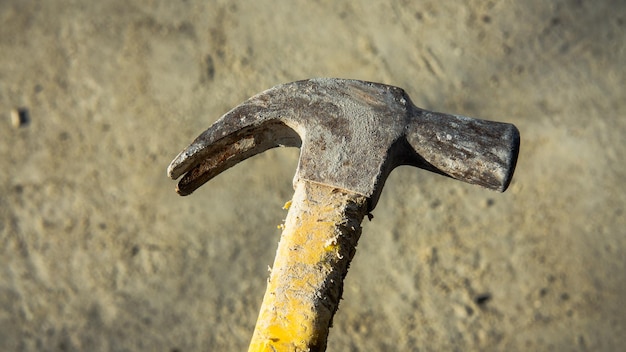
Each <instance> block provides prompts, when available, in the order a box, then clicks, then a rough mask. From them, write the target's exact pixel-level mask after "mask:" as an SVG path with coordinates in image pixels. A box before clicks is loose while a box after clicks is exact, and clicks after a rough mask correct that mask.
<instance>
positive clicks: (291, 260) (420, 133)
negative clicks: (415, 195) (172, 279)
mask: <svg viewBox="0 0 626 352" xmlns="http://www.w3.org/2000/svg"><path fill="white" fill-rule="evenodd" d="M519 143H520V137H519V132H518V130H517V128H515V126H513V125H511V124H507V123H500V122H492V121H485V120H478V119H472V118H468V117H463V116H456V115H449V114H442V113H436V112H430V111H426V110H423V109H420V108H418V107H416V106H415V105H413V103H412V102H411V100H410V98H409V97H408V95H407V94H406V93H405V92H404V90H402V89H400V88H397V87H392V86H388V85H383V84H379V83H371V82H364V81H356V80H344V79H328V78H323V79H311V80H305V81H298V82H292V83H287V84H283V85H279V86H276V87H274V88H271V89H269V90H266V91H264V92H262V93H260V94H258V95H256V96H254V97H252V98H250V99H248V100H247V101H246V102H244V103H243V104H241V105H239V106H237V107H235V108H234V109H232V110H231V111H229V112H227V113H226V114H225V115H224V116H222V118H220V119H219V120H218V121H217V122H216V123H215V124H213V125H212V126H211V127H210V128H209V129H208V130H206V131H205V132H203V133H202V134H201V135H200V136H199V137H198V138H196V140H195V141H194V142H193V143H192V144H191V145H190V146H189V147H187V148H186V149H185V150H183V151H182V152H181V153H180V154H179V155H178V156H177V157H176V158H175V159H174V161H172V163H171V164H170V166H169V168H168V175H169V176H170V177H171V178H173V179H176V178H178V177H180V176H183V177H182V179H181V180H180V181H179V183H178V188H177V191H178V193H179V194H181V195H187V194H190V193H192V192H193V191H194V190H196V189H197V188H198V187H200V186H202V185H203V184H204V183H205V182H207V181H209V180H210V179H211V178H213V177H215V176H216V175H218V174H219V173H221V172H222V171H224V170H226V169H228V168H230V167H231V166H233V165H235V164H237V163H238V162H240V161H242V160H245V159H247V158H249V157H251V156H253V155H256V154H258V153H261V152H263V151H265V150H267V149H270V148H274V147H278V146H289V147H300V148H301V151H300V159H299V164H298V169H297V171H296V174H295V177H294V181H293V183H294V189H295V195H294V199H293V205H292V206H291V208H290V209H289V214H288V216H287V220H286V222H285V228H284V230H283V234H282V236H281V241H280V243H279V248H278V252H277V256H276V259H275V263H274V266H273V270H272V273H271V276H270V280H269V283H268V289H267V291H266V294H265V298H264V300H263V304H262V307H261V313H260V316H259V320H258V321H257V326H256V328H255V333H254V335H253V339H252V342H251V345H250V351H257V350H265V349H267V350H271V349H276V350H319V351H323V350H324V349H325V347H326V338H327V335H328V329H329V326H330V324H331V322H332V317H333V315H334V314H335V311H336V310H337V305H338V302H339V298H340V297H341V291H342V287H343V278H344V277H345V275H346V273H347V268H348V264H349V262H350V260H351V259H352V257H353V255H354V252H355V249H356V241H357V240H358V238H359V236H360V233H361V227H360V224H361V221H362V219H363V217H364V216H365V215H366V214H369V212H370V211H371V210H373V209H374V207H375V206H376V203H377V201H378V198H379V196H380V193H381V191H382V187H383V185H384V183H385V180H386V179H387V176H388V175H389V173H390V172H391V171H392V170H393V169H394V168H396V167H397V166H399V165H412V166H416V167H419V168H422V169H426V170H429V171H433V172H435V173H438V174H441V175H445V176H448V177H452V178H454V179H457V180H461V181H465V182H468V183H472V184H477V185H480V186H483V187H486V188H489V189H494V190H498V191H504V190H505V189H506V188H507V187H508V185H509V183H510V181H511V178H512V176H513V171H514V170H515V164H516V161H517V155H518V152H519Z"/></svg>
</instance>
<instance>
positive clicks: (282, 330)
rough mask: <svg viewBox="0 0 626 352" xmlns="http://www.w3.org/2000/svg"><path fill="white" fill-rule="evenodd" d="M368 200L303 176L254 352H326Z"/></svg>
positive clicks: (270, 283) (254, 340)
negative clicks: (310, 180)
mask: <svg viewBox="0 0 626 352" xmlns="http://www.w3.org/2000/svg"><path fill="white" fill-rule="evenodd" d="M366 212H367V199H366V198H365V197H363V196H361V195H358V194H355V193H351V192H346V191H343V190H340V189H337V188H334V187H329V186H326V185H322V184H318V183H313V182H308V181H301V182H299V183H298V184H297V185H296V190H295V194H294V197H293V201H292V203H291V207H290V208H289V213H288V215H287V219H286V220H285V228H284V230H283V232H282V235H281V239H280V242H279V245H278V250H277V253H276V259H275V261H274V265H273V267H272V271H271V275H270V278H269V280H268V286H267V290H266V292H265V297H264V298H263V304H262V306H261V311H260V313H259V318H258V320H257V324H256V328H255V331H254V335H253V337H252V341H251V343H250V348H249V350H248V351H254V352H257V351H324V350H325V349H326V340H327V337H328V332H329V328H330V325H331V322H332V318H333V316H334V314H335V312H336V311H337V307H338V305H339V300H340V299H341V294H342V291H343V279H344V278H345V276H346V274H347V271H348V265H349V263H350V260H351V259H352V257H353V256H354V253H355V251H356V244H357V241H358V239H359V237H360V235H361V221H362V220H363V217H364V216H365V214H366Z"/></svg>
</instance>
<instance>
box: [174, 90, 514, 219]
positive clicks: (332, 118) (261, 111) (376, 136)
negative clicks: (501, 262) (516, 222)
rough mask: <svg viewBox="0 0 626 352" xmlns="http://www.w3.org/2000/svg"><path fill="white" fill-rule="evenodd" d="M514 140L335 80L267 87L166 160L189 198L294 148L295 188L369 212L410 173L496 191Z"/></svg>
mask: <svg viewBox="0 0 626 352" xmlns="http://www.w3.org/2000/svg"><path fill="white" fill-rule="evenodd" d="M519 143H520V137H519V132H518V130H517V128H515V126H513V125H511V124H507V123H500V122H492V121H485V120H478V119H472V118H468V117H463V116H456V115H448V114H441V113H435V112H430V111H426V110H423V109H420V108H418V107H416V106H415V105H413V103H412V102H411V100H410V99H409V97H408V95H407V94H406V93H405V92H404V90H402V89H401V88H397V87H393V86H388V85H384V84H379V83H371V82H364V81H357V80H344V79H330V78H322V79H311V80H305V81H297V82H292V83H287V84H283V85H279V86H276V87H274V88H271V89H269V90H266V91H265V92H262V93H260V94H257V95H255V96H254V97H252V98H250V99H248V100H247V101H245V102H244V103H243V104H241V105H239V106H237V107H235V108H234V109H232V110H231V111H229V112H227V113H226V114H225V115H224V116H222V117H221V118H220V119H219V120H218V121H217V122H215V124H213V125H212V126H211V127H210V128H209V129H208V130H206V131H204V132H203V133H202V134H201V135H200V136H199V137H198V138H196V140H195V141H194V142H193V143H192V144H191V145H190V146H189V147H187V149H185V150H183V151H182V152H181V153H180V154H179V155H178V156H177V157H176V158H175V159H174V161H172V163H171V164H170V166H169V168H168V175H169V176H170V177H171V178H173V179H176V178H178V177H180V176H181V175H183V174H185V176H184V177H183V178H182V179H181V180H180V182H179V183H178V188H177V192H178V193H179V194H181V195H188V194H190V193H192V192H193V191H194V190H196V189H197V188H198V187H200V186H202V185H203V184H204V183H205V182H207V181H208V180H210V179H211V178H213V177H215V176H216V175H218V174H219V173H221V172H222V171H224V170H226V169H228V168H230V167H231V166H233V165H235V164H237V163H238V162H240V161H242V160H245V159H247V158H249V157H251V156H253V155H255V154H258V153H261V152H263V151H265V150H267V149H270V148H274V147H278V146H289V147H300V148H301V151H300V160H299V163H298V169H297V171H296V175H295V177H294V185H295V183H297V182H299V181H300V180H308V181H312V182H317V183H322V184H326V185H329V186H332V187H336V188H340V189H344V190H347V191H351V192H355V193H358V194H361V195H364V196H366V197H367V198H368V199H369V200H370V210H371V209H373V208H374V207H375V205H376V202H377V201H378V198H379V196H380V193H381V190H382V187H383V185H384V183H385V180H386V179H387V176H388V175H389V173H390V172H391V171H392V170H393V169H394V168H395V167H397V166H399V165H413V166H417V167H419V168H422V169H426V170H430V171H433V172H436V173H439V174H442V175H445V176H449V177H452V178H455V179H458V180H461V181H465V182H468V183H472V184H477V185H480V186H483V187H486V188H490V189H494V190H498V191H504V190H505V189H506V188H507V187H508V185H509V183H510V181H511V178H512V176H513V171H514V169H515V163H516V161H517V155H518V152H519Z"/></svg>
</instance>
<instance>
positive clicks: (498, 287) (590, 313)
mask: <svg viewBox="0 0 626 352" xmlns="http://www.w3.org/2000/svg"><path fill="white" fill-rule="evenodd" d="M0 24H1V25H0V170H2V171H1V172H0V350H3V351H154V350H160V351H161V350H165V351H199V350H214V351H220V350H221V351H238V350H245V349H246V348H247V344H248V342H249V339H250V337H251V334H252V330H253V327H254V323H255V320H256V317H257V313H258V309H259V306H260V302H261V299H262V297H263V293H264V290H265V285H266V279H267V276H268V273H267V266H268V265H271V264H272V261H273V258H274V254H275V250H276V242H277V241H278V237H279V235H280V230H278V229H277V228H276V225H277V224H280V223H281V221H282V219H284V217H285V215H286V212H285V210H283V209H282V206H283V204H284V203H285V201H287V200H289V199H290V198H291V195H292V192H293V190H292V187H291V179H292V177H293V175H294V172H295V169H296V165H297V159H298V150H297V149H276V150H272V151H269V152H266V153H264V154H262V155H259V156H257V157H254V158H252V159H250V160H247V161H246V162H245V163H243V164H240V165H237V166H236V167H234V168H233V169H231V170H229V171H227V172H225V173H224V174H223V175H220V176H219V177H217V178H216V179H214V180H212V181H211V182H210V183H208V184H206V185H205V186H203V187H202V189H200V190H199V191H197V192H195V193H194V194H193V195H192V196H189V197H179V196H177V195H176V193H175V192H174V186H175V183H174V182H173V181H171V180H169V179H168V178H167V177H166V174H165V170H166V167H167V165H168V164H169V162H170V161H171V159H172V158H173V157H174V156H176V154H177V153H178V152H179V151H180V150H181V149H182V148H184V147H185V146H186V145H187V144H188V143H189V142H191V140H192V139H193V138H195V137H196V136H197V135H198V134H199V133H200V132H201V131H203V130H204V129H205V128H207V127H208V126H209V125H210V124H211V123H212V122H213V121H215V120H216V119H217V118H218V117H220V116H221V115H222V114H223V113H224V112H226V111H228V110H229V109H230V108H232V107H234V106H235V105H237V104H239V103H240V102H242V101H243V100H245V99H246V98H248V97H249V96H251V95H253V94H255V93H258V92H260V91H263V90H265V89H267V88H270V87H272V86H274V85H276V84H280V83H285V82H290V81H295V80H299V79H305V78H312V77H341V78H353V79H362V80H368V81H376V82H381V83H386V84H391V85H395V86H399V87H402V88H404V89H405V90H406V91H407V92H408V93H409V95H410V96H411V98H412V100H413V101H414V103H415V104H416V105H418V106H420V107H423V108H426V109H430V110H436V111H444V112H449V113H456V114H461V115H467V116H473V117H480V118H483V119H489V120H498V121H504V122H510V123H513V124H515V125H516V126H517V127H518V128H519V129H520V132H521V136H522V145H521V152H520V157H519V161H518V165H517V171H516V174H515V177H514V179H513V182H512V184H511V187H510V188H509V190H508V191H507V192H506V193H503V194H499V193H495V192H491V191H487V190H484V189H480V188H477V187H475V186H471V185H466V184H461V183H459V182H456V181H453V180H450V179H447V178H444V177H440V176H437V175H434V174H432V173H428V172H425V171H420V170H417V169H415V168H399V169H397V170H395V171H394V172H393V173H392V175H391V176H390V178H389V179H388V181H387V184H386V186H385V189H384V191H383V194H382V197H381V199H380V201H379V203H378V205H377V208H376V210H375V211H374V216H375V218H374V219H373V220H372V221H371V222H367V221H366V223H365V224H364V229H363V234H362V236H361V240H360V242H359V247H358V250H357V253H356V256H355V258H354V260H353V262H352V265H351V269H350V272H349V274H348V277H347V280H346V283H345V289H344V299H343V301H342V302H341V304H340V307H339V311H338V313H337V315H336V316H335V320H334V326H333V328H332V329H331V332H330V338H329V343H328V350H329V351H379V350H394V351H396V350H397V351H418V350H419V351H441V350H459V351H490V350H494V351H496V350H507V351H616V350H620V349H621V348H623V346H624V345H626V305H625V304H624V297H626V275H624V273H625V272H626V230H625V229H626V214H625V212H626V192H624V191H623V187H624V180H626V164H625V163H624V162H623V161H624V160H625V158H626V153H625V152H626V144H625V143H624V135H626V100H625V99H624V96H625V91H624V87H625V86H626V71H625V70H624V62H626V36H625V35H624V34H623V33H625V32H626V2H624V1H618V0H613V1H609V0H606V1H603V0H600V1H593V2H592V1H574V0H556V1H550V2H546V1H539V0H529V1H523V2H520V1H508V0H504V1H486V0H471V1H466V2H458V1H429V0H423V1H411V2H409V1H368V2H362V1H344V2H331V1H311V2H293V1H232V2H231V1H207V0H202V1H200V0H185V1H176V2H173V1H166V0H162V1H158V0H155V1H149V2H128V1H122V0H111V1H101V2H76V1H71V0H51V1H33V0H4V1H0Z"/></svg>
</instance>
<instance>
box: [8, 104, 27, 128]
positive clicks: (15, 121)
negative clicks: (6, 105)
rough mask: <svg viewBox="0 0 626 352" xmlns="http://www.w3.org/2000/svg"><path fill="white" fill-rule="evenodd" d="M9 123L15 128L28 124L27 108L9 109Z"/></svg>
mask: <svg viewBox="0 0 626 352" xmlns="http://www.w3.org/2000/svg"><path fill="white" fill-rule="evenodd" d="M11 124H12V125H13V127H15V128H20V127H24V126H26V125H27V124H28V110H26V109H25V108H15V109H11Z"/></svg>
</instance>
